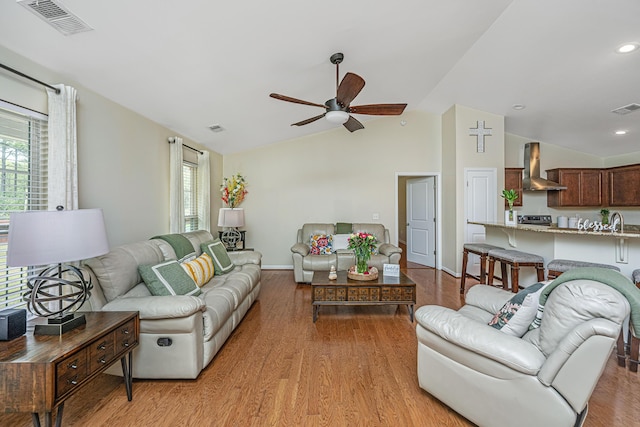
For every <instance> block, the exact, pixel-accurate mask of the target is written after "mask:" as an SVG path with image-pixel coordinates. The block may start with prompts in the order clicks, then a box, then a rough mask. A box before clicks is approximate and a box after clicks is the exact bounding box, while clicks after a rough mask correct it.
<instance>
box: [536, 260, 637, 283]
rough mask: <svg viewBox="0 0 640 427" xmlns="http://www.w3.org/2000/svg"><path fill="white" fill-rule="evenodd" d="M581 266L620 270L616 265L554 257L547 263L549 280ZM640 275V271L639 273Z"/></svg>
mask: <svg viewBox="0 0 640 427" xmlns="http://www.w3.org/2000/svg"><path fill="white" fill-rule="evenodd" d="M579 267H600V268H610V269H611V270H616V271H620V269H619V268H618V267H616V266H615V265H609V264H598V263H595V262H586V261H575V260H572V259H554V260H551V261H550V262H549V264H547V280H551V279H556V278H557V277H558V276H560V275H561V274H562V273H564V272H565V271H568V270H571V269H573V268H579ZM639 275H640V273H639Z"/></svg>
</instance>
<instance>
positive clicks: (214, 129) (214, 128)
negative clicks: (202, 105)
mask: <svg viewBox="0 0 640 427" xmlns="http://www.w3.org/2000/svg"><path fill="white" fill-rule="evenodd" d="M209 129H210V130H211V132H222V131H223V130H224V128H223V127H222V126H220V125H211V126H209Z"/></svg>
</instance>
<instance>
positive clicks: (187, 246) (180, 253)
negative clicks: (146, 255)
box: [152, 234, 195, 262]
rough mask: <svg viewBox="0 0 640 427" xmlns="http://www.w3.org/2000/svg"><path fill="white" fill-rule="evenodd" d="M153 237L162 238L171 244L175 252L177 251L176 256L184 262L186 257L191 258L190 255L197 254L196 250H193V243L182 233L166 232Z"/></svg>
mask: <svg viewBox="0 0 640 427" xmlns="http://www.w3.org/2000/svg"><path fill="white" fill-rule="evenodd" d="M152 239H162V240H164V241H165V242H167V243H168V244H170V245H171V247H172V248H173V250H174V252H175V253H176V257H177V258H178V261H180V262H183V261H184V260H185V258H189V257H190V256H195V251H194V250H193V245H192V244H191V242H190V241H189V239H187V238H186V237H184V236H183V235H182V234H164V235H162V236H155V237H152Z"/></svg>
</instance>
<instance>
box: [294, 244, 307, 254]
mask: <svg viewBox="0 0 640 427" xmlns="http://www.w3.org/2000/svg"><path fill="white" fill-rule="evenodd" d="M291 252H293V253H294V254H300V255H302V256H307V255H309V252H311V248H310V247H309V245H305V244H304V243H296V244H295V245H293V246H291Z"/></svg>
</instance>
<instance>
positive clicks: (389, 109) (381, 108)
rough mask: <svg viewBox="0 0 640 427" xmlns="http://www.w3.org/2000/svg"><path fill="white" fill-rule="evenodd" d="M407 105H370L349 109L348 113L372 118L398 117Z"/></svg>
mask: <svg viewBox="0 0 640 427" xmlns="http://www.w3.org/2000/svg"><path fill="white" fill-rule="evenodd" d="M406 106H407V104H371V105H358V106H355V107H349V112H350V113H355V114H370V115H373V116H399V115H400V114H402V112H403V111H404V109H405V107H406Z"/></svg>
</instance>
